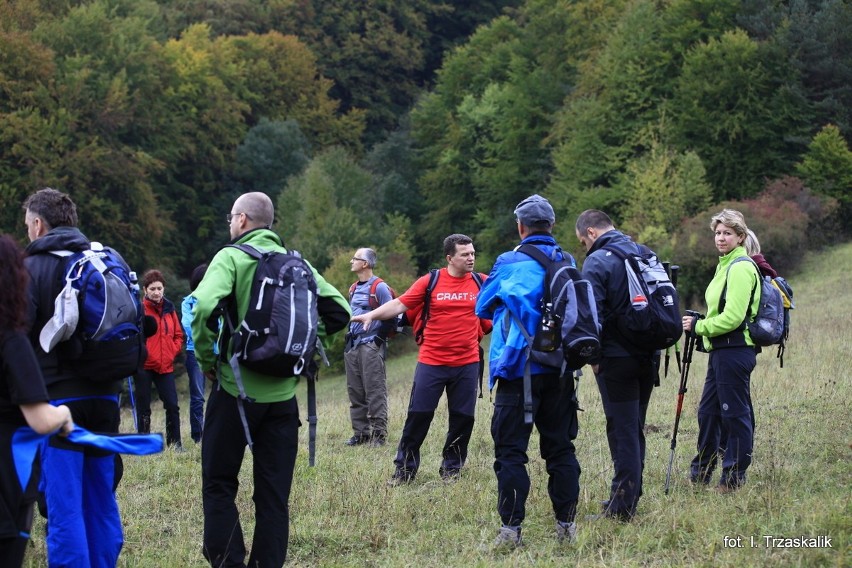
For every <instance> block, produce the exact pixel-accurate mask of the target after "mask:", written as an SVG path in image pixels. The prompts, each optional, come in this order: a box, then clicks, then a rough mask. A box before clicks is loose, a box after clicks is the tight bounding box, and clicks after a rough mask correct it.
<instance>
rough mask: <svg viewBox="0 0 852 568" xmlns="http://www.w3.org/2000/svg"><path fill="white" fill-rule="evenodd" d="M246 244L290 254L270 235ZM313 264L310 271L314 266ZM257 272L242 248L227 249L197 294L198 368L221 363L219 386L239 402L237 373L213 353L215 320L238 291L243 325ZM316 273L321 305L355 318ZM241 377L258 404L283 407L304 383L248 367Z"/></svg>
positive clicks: (259, 232) (247, 236)
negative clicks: (222, 303)
mask: <svg viewBox="0 0 852 568" xmlns="http://www.w3.org/2000/svg"><path fill="white" fill-rule="evenodd" d="M243 243H248V244H250V245H252V246H254V247H256V248H259V249H263V250H276V251H279V252H287V250H286V249H285V248H284V246H283V243H282V242H281V239H280V238H279V237H278V235H276V234H275V233H274V232H272V231H270V230H268V229H254V230H252V231H248V232H246V233H244V234H243V235H241V236H240V237H239V238H238V239H237V240H236V241H235V244H243ZM308 264H309V265H310V263H308ZM256 268H257V261H256V260H254V259H253V258H252V257H250V256H249V255H247V254H246V253H244V252H242V251H241V250H239V249H236V248H232V247H224V248H222V249H221V250H220V251H219V252H218V253H216V256H214V257H213V260H212V261H211V262H210V265H209V266H208V268H207V272H206V273H205V274H204V279H203V280H202V281H201V283H200V284H199V285H198V288H196V289H195V292H193V294H192V295H193V296H194V297H195V298H196V299H197V300H198V302H197V303H196V304H195V308H194V311H193V318H192V338H193V341H194V342H195V357H196V359H197V360H198V365H199V366H200V367H201V369H202V370H204V371H209V370H212V369H214V368H215V367H216V366H217V363H219V381H220V383H221V385H222V388H223V389H225V391H227V392H228V393H229V394H231V395H232V396H234V397H236V396H239V389H238V388H237V383H236V380H235V379H234V372H233V370H232V369H231V366H230V365H228V364H227V363H225V362H219V361H218V360H217V356H216V355H215V354H214V352H213V345H214V344H215V343H216V341H217V338H218V335H219V333H218V325H217V323H216V321H215V317H214V318H213V320H212V321H211V315H212V314H213V312H214V310H215V309H216V307H217V305H218V304H219V301H220V300H222V299H224V298H227V297H228V296H229V295H230V294H231V291H232V290H234V289H235V288H234V287H235V285H236V297H237V322H239V321H242V319H243V317H244V316H245V314H246V311H247V310H248V303H249V297H250V296H251V284H252V279H253V278H254V273H255V269H256ZM311 270H312V271H313V273H314V278H315V279H316V282H317V291H318V295H319V297H320V299H321V300H322V299H323V298H325V299H330V300H333V302H334V303H336V304H339V305H340V307H341V308H342V309H343V310H344V311H345V313H346V314H349V315H351V313H352V312H351V310H350V308H349V302H348V301H347V300H346V298H344V297H343V295H342V294H341V293H340V292H339V291H338V290H337V289H336V288H335V287H334V286H332V285H331V284H329V283H328V282H326V280H325V278H323V277H322V276H321V275H320V274H319V273H318V272H317V271H316V269H315V268H314V267H313V266H311ZM335 308H336V306H335ZM208 322H210V323H208ZM318 335H319V337H320V338H321V339H323V338H325V336H326V330H325V326H324V325H323V323H322V318H320V325H319V332H318ZM230 356H231V353H228V357H229V358H230ZM240 374H241V375H242V379H243V384H244V386H245V391H246V394H247V395H248V396H250V397H252V398H254V399H255V400H256V401H257V402H265V403H268V402H281V401H284V400H290V399H291V398H293V397H294V396H295V391H296V383H297V381H298V379H297V378H296V377H291V378H287V379H282V378H280V377H271V376H268V375H262V374H260V373H256V372H253V371H251V370H249V369H247V368H245V367H241V369H240Z"/></svg>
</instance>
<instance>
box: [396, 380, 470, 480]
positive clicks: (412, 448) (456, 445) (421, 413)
mask: <svg viewBox="0 0 852 568" xmlns="http://www.w3.org/2000/svg"><path fill="white" fill-rule="evenodd" d="M478 377H479V363H470V364H468V365H462V366H460V367H448V366H444V365H427V364H425V363H417V366H416V367H415V369H414V384H413V385H412V387H411V399H410V400H409V403H408V414H407V415H406V416H405V425H404V426H403V428H402V437H401V438H400V440H399V446H398V447H397V451H396V458H395V459H394V464H395V465H396V469H397V471H406V472H409V473H416V472H417V470H418V469H419V468H420V446H422V445H423V441H424V440H426V435H427V434H428V433H429V426H430V425H431V424H432V418H433V417H434V416H435V409H436V408H438V401H439V400H440V399H441V395H442V394H443V393H444V390H446V391H447V407H448V409H449V414H450V416H449V422H450V423H449V426H448V428H447V439H446V441H445V442H444V449H443V452H442V457H443V459H442V460H441V467H440V470H441V471H447V472H455V471H459V470H461V468H462V466H464V462H465V460H466V459H467V446H468V444H469V443H470V436H471V434H472V433H473V422H474V412H475V411H476V384H477V379H478Z"/></svg>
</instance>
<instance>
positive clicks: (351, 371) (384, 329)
mask: <svg viewBox="0 0 852 568" xmlns="http://www.w3.org/2000/svg"><path fill="white" fill-rule="evenodd" d="M349 262H350V266H351V269H352V272H354V273H355V274H357V275H358V280H357V281H356V282H355V283H354V284H352V286H351V287H350V288H349V305H350V306H351V308H352V315H353V316H357V315H361V314H365V313H367V312H370V311H372V310H374V309H376V308H378V307H379V306H381V305H382V304H386V303H387V302H390V301H391V300H392V299H393V294H392V292H391V289H390V287H389V286H388V285H387V284H386V283H385V282H384V281H382V279H381V278H379V277H377V276H375V275H374V274H373V268H375V266H376V251H374V250H373V249H371V248H359V249H358V250H357V251H355V255H354V256H353V257H352V259H351V260H350V261H349ZM394 321H395V320H389V321H386V322H383V324H382V325H380V326H373V327H372V328H370V329H369V330H365V329H364V326H363V325H362V324H361V323H359V322H354V321H353V322H351V323H350V324H349V333H348V334H347V335H346V350H345V352H344V354H343V361H344V363H345V364H346V388H347V390H348V391H349V416H350V419H351V420H352V431H353V436H352V437H351V438H349V439H348V440H346V442H345V444H346V445H347V446H359V445H361V444H370V445H371V446H384V445H385V442H386V441H387V435H388V387H387V378H386V375H385V354H386V352H387V346H386V343H387V335H388V332H389V331H390V329H391V328H392V327H393V325H394Z"/></svg>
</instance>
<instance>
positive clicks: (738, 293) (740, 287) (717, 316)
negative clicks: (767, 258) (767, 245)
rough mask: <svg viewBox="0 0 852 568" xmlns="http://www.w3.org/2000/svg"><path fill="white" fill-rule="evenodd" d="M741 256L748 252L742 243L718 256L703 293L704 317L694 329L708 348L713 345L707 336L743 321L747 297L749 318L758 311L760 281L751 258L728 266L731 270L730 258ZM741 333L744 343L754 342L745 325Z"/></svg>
mask: <svg viewBox="0 0 852 568" xmlns="http://www.w3.org/2000/svg"><path fill="white" fill-rule="evenodd" d="M741 256H748V255H747V254H746V251H745V248H743V247H741V246H739V247H737V248H735V249H734V250H732V251H731V252H729V253H728V254H726V255H725V256H720V257H719V265H718V266H717V267H716V274H715V275H714V276H713V280H711V281H710V284H709V285H708V286H707V291H706V292H705V293H704V301H705V302H706V303H707V317H705V318H704V319H702V320H699V321H698V322H697V323H696V324H695V333H696V334H698V335H700V336H702V337H703V338H704V347H705V348H706V349H707V350H708V351H709V350H711V349H712V347H711V344H710V339H709V338H711V337H718V336H720V335H724V334H726V333H730V332H732V331H734V330H736V329H737V328H739V327H740V326H741V325H742V323H743V322H744V321H745V319H746V312H747V311H748V305H749V300H750V299H751V315H750V317H751V319H752V320H754V316H755V314H757V309H758V307H759V305H760V292H759V289H757V288H756V287H757V286H759V285H760V282H759V278H760V276H759V275H758V273H757V268H755V266H754V264H753V263H751V262H738V263H736V264H734V265H733V266H732V267H731V270H730V273H729V272H728V267H729V266H730V265H731V262H732V261H733V260H734V259H735V258H738V257H741ZM726 278H727V283H728V290H727V292H726V299H725V309H724V310H723V311H721V312H720V311H719V304H720V300H721V298H722V290H723V289H724V288H725V280H726ZM753 292H754V293H753ZM743 333H744V334H745V342H746V344H747V345H751V346H753V345H754V342H753V341H752V340H751V336H749V333H748V329H744V330H743Z"/></svg>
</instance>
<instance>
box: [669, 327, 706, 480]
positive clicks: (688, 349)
mask: <svg viewBox="0 0 852 568" xmlns="http://www.w3.org/2000/svg"><path fill="white" fill-rule="evenodd" d="M686 314H687V315H689V316H692V317H693V318H697V319H700V318H701V317H702V316H701V314H699V313H698V312H694V311H692V310H686ZM694 325H695V322H694V321H693V329H692V330H691V331H690V332H689V333H687V334H686V337H685V338H684V340H683V344H684V345H683V367H682V370H681V373H680V387H679V388H678V391H677V410H676V411H675V422H674V428H673V429H672V444H671V450H672V451H671V454H670V455H669V468H668V470H667V471H666V490H665V494H666V495H668V494H669V483H670V482H671V478H672V465H673V464H674V456H675V448H676V447H677V430H678V426H679V425H680V413H681V411H682V410H683V396H684V395H685V394H686V381H687V379H688V377H689V366H690V363H692V352H693V350H694V349H695V342H696V341H697V340H698V336H697V335H695V328H694Z"/></svg>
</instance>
